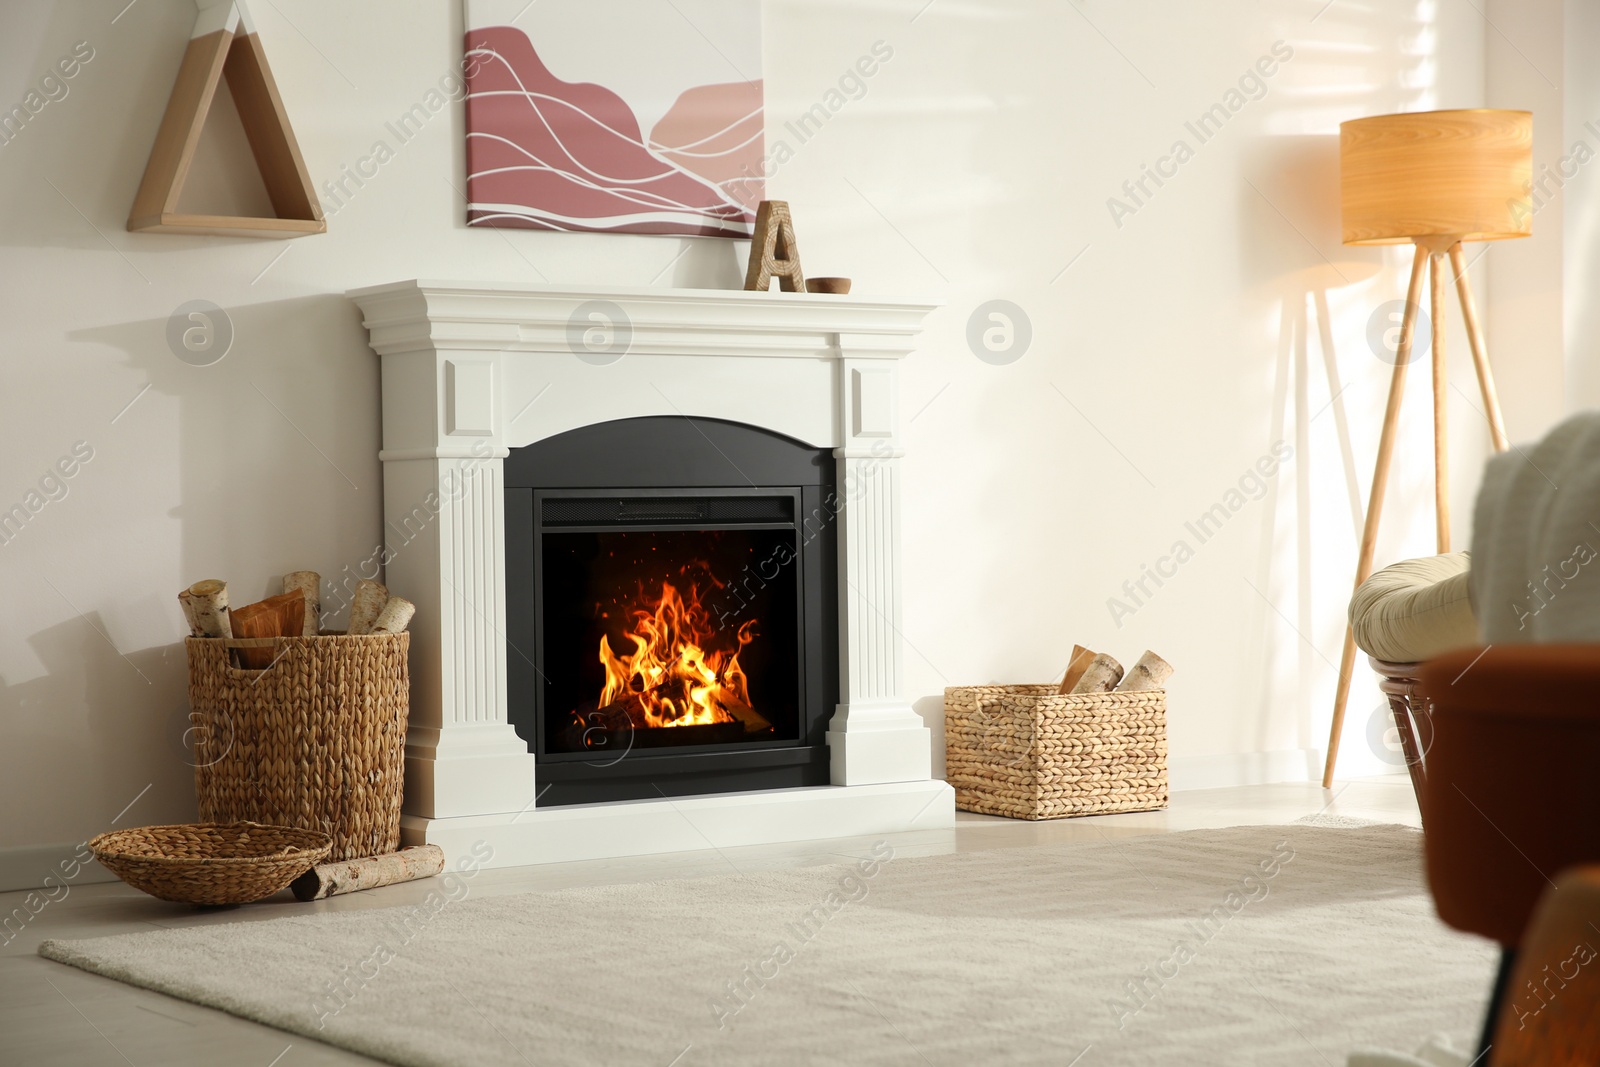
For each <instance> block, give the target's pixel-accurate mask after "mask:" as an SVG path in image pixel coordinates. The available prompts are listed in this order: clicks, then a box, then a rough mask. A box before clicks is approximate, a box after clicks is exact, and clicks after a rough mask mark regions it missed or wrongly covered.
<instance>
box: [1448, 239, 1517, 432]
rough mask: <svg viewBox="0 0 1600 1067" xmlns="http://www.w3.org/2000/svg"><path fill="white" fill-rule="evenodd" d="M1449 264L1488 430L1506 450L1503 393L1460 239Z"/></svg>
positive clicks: (1454, 245) (1454, 247) (1452, 247)
mask: <svg viewBox="0 0 1600 1067" xmlns="http://www.w3.org/2000/svg"><path fill="white" fill-rule="evenodd" d="M1450 267H1451V269H1452V270H1453V271H1454V272H1455V276H1456V295H1457V296H1458V297H1460V298H1461V317H1462V318H1463V319H1464V320H1466V324H1467V340H1468V341H1469V342H1470V343H1471V345H1472V363H1473V366H1474V367H1476V368H1477V370H1478V388H1480V389H1482V390H1483V410H1484V413H1485V414H1487V415H1488V416H1489V434H1490V436H1491V437H1492V438H1493V440H1494V450H1495V451H1496V452H1504V451H1505V450H1506V449H1507V448H1510V447H1511V442H1510V440H1509V439H1508V438H1507V437H1506V425H1505V420H1504V419H1503V418H1502V417H1501V415H1500V397H1499V395H1498V394H1497V393H1496V392H1495V388H1494V371H1493V370H1492V369H1490V367H1489V353H1488V349H1487V348H1486V347H1485V346H1484V343H1483V327H1481V326H1480V325H1478V305H1477V304H1476V303H1474V302H1473V299H1472V286H1471V285H1470V284H1469V283H1468V282H1467V257H1466V256H1465V255H1463V254H1462V252H1461V242H1460V241H1457V242H1456V243H1455V244H1453V245H1451V246H1450Z"/></svg>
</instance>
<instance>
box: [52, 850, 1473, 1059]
mask: <svg viewBox="0 0 1600 1067" xmlns="http://www.w3.org/2000/svg"><path fill="white" fill-rule="evenodd" d="M1421 852H1422V838H1421V834H1420V833H1418V832H1416V831H1414V830H1410V829H1406V828H1403V827H1398V826H1371V827H1364V828H1359V829H1336V828H1330V827H1325V826H1308V825H1293V826H1254V827H1236V828H1233V829H1227V830H1202V831H1193V832H1188V833H1176V834H1157V835H1150V836H1141V837H1125V838H1115V839H1112V838H1107V839H1105V840H1104V841H1103V842H1100V843H1095V844H1062V845H1051V846H1038V847H1028V848H1010V849H997V850H990V851H974V852H964V853H959V854H955V855H946V856H936V857H926V858H911V857H906V856H896V855H895V852H894V848H893V846H892V845H891V844H890V843H888V842H881V843H879V844H878V845H876V846H875V847H874V848H873V849H872V850H871V851H866V850H863V856H862V859H861V860H860V861H859V862H857V863H856V864H855V865H853V866H841V867H832V866H829V867H810V868H803V869H799V870H785V871H778V872H770V873H762V874H752V875H749V876H737V875H729V876H727V877H720V878H712V879H699V880H693V881H670V882H659V883H652V884H647V885H623V886H610V887H604V888H588V889H576V890H560V891H554V892H523V893H518V894H517V895H509V896H495V897H489V896H486V895H485V894H484V893H483V892H479V893H476V894H475V893H474V892H473V888H472V885H471V881H470V880H469V879H467V878H465V877H464V876H456V877H454V878H451V879H450V880H449V881H448V883H447V884H443V885H441V888H440V892H439V894H438V896H437V899H436V901H435V903H434V904H433V905H431V906H429V905H424V906H419V907H415V908H384V909H372V910H364V911H346V912H324V913H319V914H308V915H306V916H304V917H296V918H285V919H276V920H269V921H259V922H251V923H231V924H227V925H216V926H206V927H196V928H190V929H176V930H165V931H159V932H154V933H139V934H126V935H121V936H117V937H105V938H95V939H91V940H82V941H50V942H46V943H45V944H44V945H43V946H42V947H41V948H40V949H39V951H40V953H41V954H42V955H44V956H47V957H49V958H51V959H54V960H59V961H61V962H62V963H67V964H71V965H73V966H75V967H81V968H83V969H84V970H88V971H93V972H95V973H97V974H102V975H106V976H108V977H111V978H115V979H119V980H121V981H124V982H129V983H132V984H134V985H138V986H143V987H145V988H148V989H154V990H158V991H160V992H163V993H167V994H169V995H171V996H175V997H180V998H182V999H184V1000H189V1001H193V1002H195V1003H197V1004H205V1005H209V1006H211V1007H214V1008H220V1009H221V1010H223V1011H227V1012H232V1013H233V1014H235V1015H240V1016H243V1017H245V1018H247V1019H254V1020H257V1021H259V1022H263V1023H266V1024H268V1025H271V1026H276V1027H280V1028H282V1029H284V1030H288V1031H291V1032H293V1033H296V1034H303V1035H306V1036H308V1037H313V1038H316V1039H319V1040H322V1041H326V1042H329V1043H332V1044H334V1045H339V1046H342V1047H344V1048H347V1049H350V1050H353V1051H356V1052H361V1053H365V1054H367V1055H369V1056H372V1057H375V1058H377V1059H380V1060H386V1061H389V1062H391V1063H395V1064H402V1065H408V1067H409V1065H415V1067H424V1065H426V1067H433V1065H452V1067H453V1065H458V1064H473V1065H499V1064H512V1065H526V1064H537V1065H540V1067H545V1065H559V1064H605V1065H608V1067H623V1065H635V1064H637V1065H641V1067H645V1065H648V1067H668V1065H672V1067H692V1065H699V1064H728V1065H739V1067H749V1065H757V1064H759V1065H766V1064H851V1065H869V1067H876V1065H890V1064H895V1065H898V1064H933V1065H939V1067H943V1065H945V1064H952V1065H956V1064H959V1065H967V1064H991V1063H1006V1064H1052V1065H1056V1067H1061V1065H1066V1064H1073V1065H1077V1067H1110V1065H1113V1064H1139V1065H1150V1064H1185V1065H1191V1064H1228V1065H1234V1064H1313V1065H1314V1064H1319V1063H1325V1064H1328V1065H1330V1067H1334V1065H1342V1064H1343V1063H1344V1062H1345V1057H1346V1055H1347V1053H1349V1052H1350V1051H1351V1050H1352V1049H1355V1048H1360V1047H1387V1048H1411V1047H1414V1046H1415V1045H1416V1044H1417V1042H1418V1041H1419V1040H1422V1039H1423V1038H1425V1037H1426V1036H1427V1035H1428V1034H1429V1033H1430V1032H1436V1031H1442V1032H1444V1033H1447V1034H1451V1035H1454V1036H1455V1037H1456V1038H1458V1040H1459V1043H1463V1044H1465V1043H1469V1042H1470V1040H1471V1035H1472V1034H1473V1032H1474V1031H1475V1029H1476V1028H1477V1026H1478V1024H1479V1014H1480V1012H1481V1010H1482V1005H1483V1004H1484V1001H1485V999H1486V996H1487V991H1488V986H1489V982H1490V978H1491V975H1492V970H1493V965H1494V956H1493V952H1492V950H1491V948H1490V946H1489V945H1488V944H1487V943H1486V942H1482V941H1479V940H1478V939H1475V938H1471V937H1468V936H1465V935H1461V934H1457V933H1454V932H1452V931H1450V930H1448V929H1446V928H1445V927H1444V926H1443V925H1441V924H1440V922H1439V921H1438V919H1437V918H1436V917H1435V916H1434V914H1433V908H1432V904H1431V902H1430V901H1429V898H1428V895H1427V892H1426V890H1425V888H1424V886H1423V882H1422V872H1421Z"/></svg>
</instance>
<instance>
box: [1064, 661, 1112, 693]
mask: <svg viewBox="0 0 1600 1067" xmlns="http://www.w3.org/2000/svg"><path fill="white" fill-rule="evenodd" d="M1121 680H1122V664H1120V663H1118V662H1117V661H1116V660H1114V659H1112V658H1111V657H1110V656H1108V655H1106V654H1105V653H1104V652H1100V653H1097V654H1096V655H1095V657H1094V658H1093V659H1092V660H1090V661H1089V665H1088V667H1087V668H1085V670H1084V672H1083V676H1082V677H1081V678H1079V679H1078V681H1077V682H1076V683H1075V684H1074V685H1073V687H1072V692H1074V693H1109V692H1111V691H1112V690H1113V689H1115V688H1116V687H1117V683H1118V682H1120V681H1121Z"/></svg>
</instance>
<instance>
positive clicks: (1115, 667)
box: [1056, 645, 1172, 693]
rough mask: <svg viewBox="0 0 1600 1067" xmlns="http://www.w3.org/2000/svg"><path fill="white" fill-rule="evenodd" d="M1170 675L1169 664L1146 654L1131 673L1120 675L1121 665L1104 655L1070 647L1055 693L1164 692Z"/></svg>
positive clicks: (1149, 653)
mask: <svg viewBox="0 0 1600 1067" xmlns="http://www.w3.org/2000/svg"><path fill="white" fill-rule="evenodd" d="M1171 675H1172V664H1170V663H1168V662H1167V661H1166V660H1164V659H1162V658H1161V657H1160V656H1158V655H1156V654H1155V653H1154V652H1151V651H1150V650H1149V649H1146V650H1145V653H1144V655H1142V656H1140V657H1139V662H1137V663H1135V664H1134V665H1133V669H1132V670H1130V671H1128V672H1127V673H1126V674H1124V673H1123V670H1122V664H1120V663H1118V662H1117V661H1116V660H1114V659H1112V658H1111V657H1110V656H1108V655H1106V654H1105V653H1104V652H1094V651H1091V650H1090V649H1087V648H1084V647H1083V646H1082V645H1073V646H1072V660H1071V662H1070V663H1068V665H1067V673H1066V675H1065V676H1064V677H1062V679H1061V686H1060V688H1058V689H1057V690H1056V692H1057V693H1140V692H1145V691H1148V690H1151V689H1163V688H1165V687H1166V683H1167V679H1168V678H1169V677H1171Z"/></svg>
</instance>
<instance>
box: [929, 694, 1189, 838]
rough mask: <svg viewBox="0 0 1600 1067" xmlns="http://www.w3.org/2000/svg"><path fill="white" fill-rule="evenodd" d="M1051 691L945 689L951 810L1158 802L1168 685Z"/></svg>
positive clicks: (1163, 780) (1163, 776) (1072, 810)
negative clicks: (1142, 689)
mask: <svg viewBox="0 0 1600 1067" xmlns="http://www.w3.org/2000/svg"><path fill="white" fill-rule="evenodd" d="M1055 690H1056V687H1055V686H1053V685H978V686H952V687H951V688H949V689H946V690H945V691H944V715H945V721H944V736H945V778H946V779H947V780H948V781H949V782H950V784H951V785H952V786H953V787H954V788H955V791H956V807H958V808H960V809H961V810H963V811H975V812H978V813H980V814H983V815H1004V816H1007V817H1009V818H1013V819H1060V818H1065V817H1067V816H1070V815H1094V814H1103V813H1106V812H1114V811H1151V810H1153V809H1156V808H1164V807H1166V806H1167V694H1166V691H1165V690H1160V689H1157V690H1151V691H1149V692H1143V693H1080V694H1076V695H1066V696H1058V695H1057V694H1056V691H1055Z"/></svg>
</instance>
